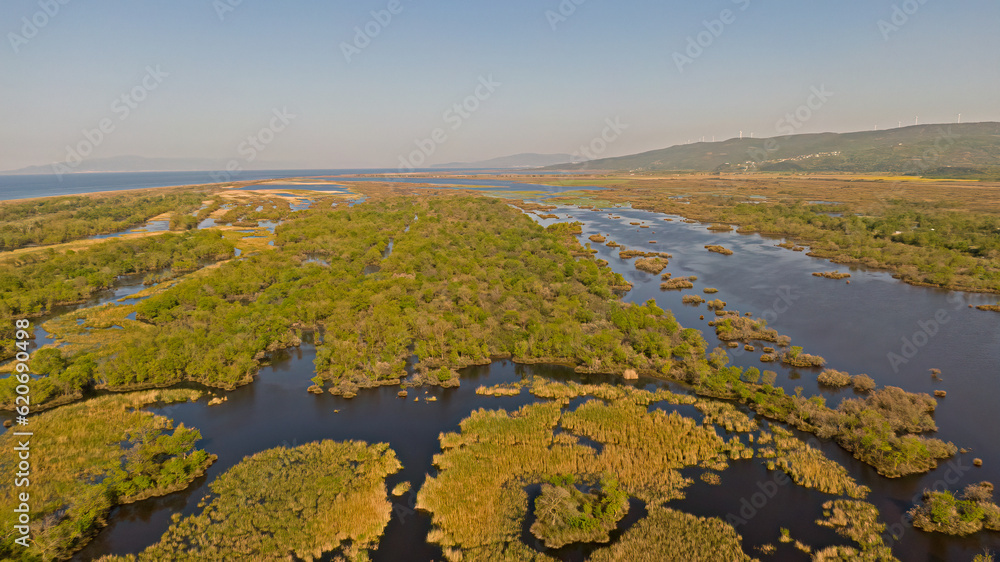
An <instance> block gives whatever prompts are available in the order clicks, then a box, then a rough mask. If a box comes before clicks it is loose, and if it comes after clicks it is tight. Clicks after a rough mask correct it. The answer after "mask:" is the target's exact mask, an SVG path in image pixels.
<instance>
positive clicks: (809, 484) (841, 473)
mask: <svg viewBox="0 0 1000 562" xmlns="http://www.w3.org/2000/svg"><path fill="white" fill-rule="evenodd" d="M771 429H772V431H773V432H774V446H775V450H776V453H777V456H776V458H775V462H774V465H775V467H776V468H778V469H780V470H782V471H783V472H785V473H786V474H788V475H789V476H791V477H792V481H793V482H795V483H796V484H798V485H799V486H803V487H805V488H812V489H815V490H819V491H821V492H824V493H827V494H834V495H838V496H843V495H846V496H850V497H852V498H854V499H865V498H866V497H868V493H869V492H870V491H871V489H870V488H868V487H867V486H862V485H860V484H858V483H857V481H855V480H854V478H852V477H851V475H850V474H848V472H847V470H846V469H845V468H844V467H843V466H841V465H840V464H838V463H836V462H834V461H832V460H830V459H829V458H827V456H826V455H824V454H823V451H820V450H819V449H814V448H813V447H811V446H810V445H809V444H807V443H805V442H803V441H802V440H801V439H798V438H796V437H794V436H793V435H792V433H791V432H790V431H788V430H786V429H784V428H782V427H779V426H772V428H771Z"/></svg>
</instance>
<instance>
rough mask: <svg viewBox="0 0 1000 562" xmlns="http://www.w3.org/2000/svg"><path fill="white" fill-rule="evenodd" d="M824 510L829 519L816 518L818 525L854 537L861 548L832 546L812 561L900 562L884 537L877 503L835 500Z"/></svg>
mask: <svg viewBox="0 0 1000 562" xmlns="http://www.w3.org/2000/svg"><path fill="white" fill-rule="evenodd" d="M823 509H824V512H823V513H824V515H825V517H826V519H820V520H817V521H816V524H817V525H820V526H822V527H829V528H831V529H833V530H835V531H836V532H837V534H839V535H841V536H844V537H847V538H849V539H851V540H852V541H854V542H855V543H857V544H858V545H859V546H860V549H859V548H855V547H850V546H830V547H827V548H824V549H822V550H820V551H817V552H816V553H815V554H814V557H813V560H815V561H818V562H827V561H830V562H832V561H834V560H871V561H876V560H878V561H881V562H897V559H896V558H895V557H894V556H893V555H892V549H890V548H889V547H888V546H886V544H885V543H884V542H883V540H882V534H883V533H884V532H885V523H882V522H881V521H879V512H878V509H877V508H876V507H875V506H874V505H872V504H870V503H868V502H864V501H859V500H832V501H828V502H826V503H824V504H823Z"/></svg>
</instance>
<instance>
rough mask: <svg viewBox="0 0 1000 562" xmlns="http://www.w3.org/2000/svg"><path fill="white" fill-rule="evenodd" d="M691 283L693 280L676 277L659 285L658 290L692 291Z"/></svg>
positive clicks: (692, 284)
mask: <svg viewBox="0 0 1000 562" xmlns="http://www.w3.org/2000/svg"><path fill="white" fill-rule="evenodd" d="M692 281H693V279H692V278H691V277H677V278H674V279H669V280H667V281H664V282H663V283H660V289H661V290H663V291H680V290H683V289H694V283H692Z"/></svg>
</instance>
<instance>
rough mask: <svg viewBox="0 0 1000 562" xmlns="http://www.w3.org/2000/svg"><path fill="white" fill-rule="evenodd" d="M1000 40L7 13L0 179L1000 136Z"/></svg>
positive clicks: (841, 28)
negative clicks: (917, 133) (125, 160)
mask: <svg viewBox="0 0 1000 562" xmlns="http://www.w3.org/2000/svg"><path fill="white" fill-rule="evenodd" d="M998 21H1000V2H998V1H997V0H966V1H963V2H945V1H944V0H905V1H901V0H841V1H840V2H819V1H815V0H811V1H809V0H807V1H803V0H795V1H793V0H768V1H766V2H765V1H763V0H709V1H697V2H695V1H689V2H677V1H663V0H659V1H652V0H633V1H629V0H621V1H617V2H612V1H611V0H535V1H529V0H504V1H502V2H482V1H476V0H464V1H458V0H441V1H436V2H431V1H429V0H356V1H349V2H348V1H344V0H300V1H296V2H273V1H267V0H169V1H167V0H162V1H152V0H120V1H112V0H89V1H84V0H4V2H3V3H2V4H0V32H2V34H3V36H4V37H3V39H4V40H3V43H2V44H0V69H2V72H0V123H2V127H0V170H11V169H16V168H20V167H24V166H30V165H41V164H49V163H54V162H55V163H63V164H66V165H67V166H68V167H69V168H73V167H74V166H76V165H78V162H79V161H81V160H86V159H93V158H107V157H116V156H123V155H138V156H145V157H166V158H199V159H211V160H217V161H226V162H230V163H232V162H236V163H237V164H238V165H240V166H244V167H248V168H250V167H260V166H265V165H276V166H280V167H295V168H362V167H363V168H382V167H388V168H396V167H402V166H404V165H406V164H411V165H415V167H420V166H419V165H428V164H439V163H448V162H459V161H475V160H482V159H487V158H493V157H498V156H505V155H510V154H516V153H522V152H537V153H567V154H573V153H577V152H578V151H579V150H580V147H581V146H597V147H599V148H600V147H603V148H602V150H601V151H600V153H597V154H593V153H592V151H589V152H591V154H589V155H588V156H587V157H598V156H619V155H625V154H632V153H637V152H642V151H646V150H653V149H658V148H664V147H667V146H672V145H675V144H683V143H686V142H690V141H699V140H702V139H704V140H706V141H710V140H712V139H715V140H724V139H728V138H732V137H736V136H738V135H739V134H740V131H743V134H744V135H749V134H751V133H753V134H754V135H755V136H756V137H768V136H777V135H779V134H782V133H785V132H788V131H794V132H801V133H810V132H825V131H832V132H849V131H857V130H871V129H873V128H875V127H878V128H880V129H884V128H893V127H896V126H898V125H899V124H900V123H902V124H903V125H909V124H913V123H914V122H915V120H916V119H917V118H918V117H919V122H920V123H950V122H954V121H956V120H957V119H958V114H959V113H961V114H962V121H963V122H974V121H1000V95H998V94H1000V64H998V62H1000V60H998V59H1000V34H998V33H996V23H997V22H998ZM803 108H805V109H803ZM789 114H791V115H792V116H793V117H792V119H791V120H789V119H788V118H787V115H789ZM796 115H798V117H795V116H796ZM803 117H805V118H804V119H803ZM789 127H790V129H789ZM609 131H611V134H609ZM602 136H603V138H604V139H605V140H607V141H608V142H605V143H596V144H595V143H594V142H593V141H594V139H596V138H599V137H602Z"/></svg>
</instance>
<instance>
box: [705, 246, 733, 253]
mask: <svg viewBox="0 0 1000 562" xmlns="http://www.w3.org/2000/svg"><path fill="white" fill-rule="evenodd" d="M705 249H706V250H708V251H709V252H715V253H716V254H722V255H724V256H731V255H733V251H732V250H730V249H729V248H724V247H722V246H719V245H717V244H710V245H708V246H705Z"/></svg>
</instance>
